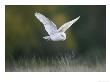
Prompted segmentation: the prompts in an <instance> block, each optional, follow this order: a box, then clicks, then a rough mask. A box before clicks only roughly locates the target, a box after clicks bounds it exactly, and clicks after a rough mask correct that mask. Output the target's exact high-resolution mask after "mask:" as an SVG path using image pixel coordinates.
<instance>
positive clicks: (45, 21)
mask: <svg viewBox="0 0 110 82" xmlns="http://www.w3.org/2000/svg"><path fill="white" fill-rule="evenodd" d="M35 16H36V17H37V19H39V21H40V22H42V23H43V25H44V27H45V30H46V31H47V32H48V34H49V35H51V34H54V33H56V32H57V27H56V25H55V24H54V23H53V22H52V21H50V20H49V19H48V18H46V17H45V16H44V15H42V14H40V13H37V12H36V13H35Z"/></svg>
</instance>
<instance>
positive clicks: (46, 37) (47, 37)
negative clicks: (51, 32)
mask: <svg viewBox="0 0 110 82" xmlns="http://www.w3.org/2000/svg"><path fill="white" fill-rule="evenodd" d="M43 38H44V39H47V40H51V38H50V36H45V37H43Z"/></svg>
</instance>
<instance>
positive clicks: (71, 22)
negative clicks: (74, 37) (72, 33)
mask: <svg viewBox="0 0 110 82" xmlns="http://www.w3.org/2000/svg"><path fill="white" fill-rule="evenodd" d="M79 18H80V16H79V17H77V18H76V19H74V20H72V21H69V22H67V23H65V24H63V25H62V26H61V27H60V28H59V29H58V32H65V31H66V30H67V29H68V28H69V27H70V26H71V25H72V24H73V23H75V22H76V21H77V20H78V19H79Z"/></svg>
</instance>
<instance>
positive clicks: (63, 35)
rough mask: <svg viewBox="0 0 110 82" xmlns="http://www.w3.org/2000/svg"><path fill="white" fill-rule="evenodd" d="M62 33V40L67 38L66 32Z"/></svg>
mask: <svg viewBox="0 0 110 82" xmlns="http://www.w3.org/2000/svg"><path fill="white" fill-rule="evenodd" d="M59 34H60V38H61V39H62V40H65V39H66V34H65V33H64V32H61V33H59Z"/></svg>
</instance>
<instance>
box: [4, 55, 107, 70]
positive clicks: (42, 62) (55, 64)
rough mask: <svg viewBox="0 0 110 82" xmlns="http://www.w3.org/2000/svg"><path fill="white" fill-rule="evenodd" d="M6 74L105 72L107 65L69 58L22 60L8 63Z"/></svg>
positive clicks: (96, 61)
mask: <svg viewBox="0 0 110 82" xmlns="http://www.w3.org/2000/svg"><path fill="white" fill-rule="evenodd" d="M5 68H6V69H5V71H6V72H9V71H11V72H105V71H106V63H105V62H104V61H103V62H100V61H99V60H98V59H95V60H94V62H93V61H91V60H84V59H83V58H71V57H67V56H61V57H56V58H54V57H51V58H45V59H43V58H40V57H39V58H36V57H33V58H32V59H22V58H21V59H20V60H18V61H13V63H11V64H9V63H6V67H5Z"/></svg>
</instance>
